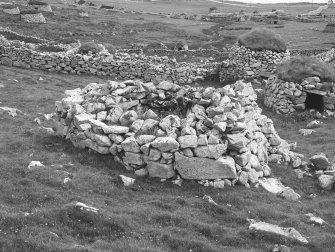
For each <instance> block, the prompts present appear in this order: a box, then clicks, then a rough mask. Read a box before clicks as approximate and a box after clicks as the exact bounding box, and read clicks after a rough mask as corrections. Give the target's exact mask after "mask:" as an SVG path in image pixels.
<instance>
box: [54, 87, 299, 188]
mask: <svg viewBox="0 0 335 252" xmlns="http://www.w3.org/2000/svg"><path fill="white" fill-rule="evenodd" d="M65 94H66V95H67V97H66V98H64V99H62V100H61V101H57V102H56V114H57V116H56V119H55V125H56V129H57V134H58V135H61V136H64V137H66V138H67V139H70V140H71V142H72V143H73V145H74V146H76V147H78V148H90V149H92V150H95V151H97V152H98V153H101V154H106V155H113V156H114V157H115V158H116V159H117V160H120V161H121V162H122V163H123V164H124V165H125V166H126V168H127V169H129V170H133V171H135V174H137V175H146V174H149V176H151V177H159V178H162V179H168V178H172V177H175V175H180V176H181V177H182V178H183V179H194V180H215V183H217V184H220V185H221V186H223V184H226V183H227V184H231V183H235V182H237V181H238V182H239V183H241V184H244V185H248V183H256V182H257V181H258V178H259V177H263V176H269V175H270V172H271V171H270V168H269V167H268V165H267V164H268V160H271V161H275V162H280V161H285V162H291V161H293V160H296V159H297V156H296V154H295V153H293V152H291V151H290V146H289V144H288V143H287V142H286V141H284V140H282V139H281V138H280V137H279V136H278V134H277V132H276V130H275V129H274V126H273V122H272V120H271V119H269V118H267V117H266V116H264V115H262V114H261V109H260V108H259V107H258V105H257V103H256V99H257V96H256V94H255V92H254V90H253V88H252V86H251V84H250V83H244V82H243V81H238V82H236V83H235V84H233V85H231V86H230V85H228V86H225V87H223V88H219V89H215V88H212V87H208V88H194V87H190V86H187V85H186V86H183V87H181V86H179V85H176V84H173V83H171V82H168V81H163V82H160V83H159V84H158V85H155V84H153V83H152V82H148V83H143V82H141V81H139V80H128V81H125V82H121V83H118V82H115V81H108V82H107V83H104V84H96V83H91V84H89V85H87V86H86V87H85V88H83V89H79V88H77V89H74V90H67V91H66V92H65ZM213 183H214V182H213Z"/></svg>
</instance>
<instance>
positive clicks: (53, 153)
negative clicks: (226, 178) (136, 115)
mask: <svg viewBox="0 0 335 252" xmlns="http://www.w3.org/2000/svg"><path fill="white" fill-rule="evenodd" d="M0 73H1V75H0V83H1V84H3V85H4V86H5V87H4V88H0V102H1V104H0V106H9V107H16V108H18V109H20V110H22V111H23V112H24V113H26V115H19V116H17V117H15V118H13V117H10V116H8V115H7V114H5V113H0V153H1V155H0V167H1V169H0V227H1V228H0V234H1V236H0V237H1V238H0V251H269V250H270V248H272V246H273V245H274V244H275V243H280V244H286V245H287V246H289V247H290V248H292V251H334V248H335V243H334V238H335V235H334V233H335V220H334V217H333V206H334V204H335V200H334V197H333V192H322V191H320V190H319V188H318V187H317V185H316V181H315V179H313V178H309V177H305V178H304V179H302V180H298V179H297V178H296V177H295V174H294V173H293V171H292V169H291V168H289V167H286V166H284V165H276V166H272V169H273V172H274V175H276V176H279V177H281V178H282V180H283V182H284V183H285V184H287V185H289V186H291V187H293V188H294V189H295V190H296V191H297V192H298V193H300V194H301V195H302V200H301V202H290V201H287V200H283V199H281V198H278V197H276V196H274V195H271V194H269V193H267V192H265V191H264V190H263V189H261V188H259V189H256V188H252V189H246V188H244V187H240V186H238V187H233V188H229V187H228V188H225V189H213V188H206V187H202V186H200V185H198V184H196V183H193V182H187V183H183V186H182V187H178V186H176V185H173V184H172V183H170V182H165V183H161V182H160V181H158V180H157V179H150V178H143V179H137V180H136V183H135V185H133V186H131V187H128V188H125V187H124V186H123V185H122V184H120V182H119V181H118V175H119V174H124V175H127V176H132V177H133V174H131V173H129V172H127V171H126V170H125V169H124V168H122V167H121V166H120V165H118V164H116V163H114V162H113V161H112V160H111V158H110V157H108V156H101V155H97V154H93V153H89V152H88V151H87V150H76V149H74V148H73V147H72V146H71V144H70V143H69V142H68V141H65V140H64V139H61V138H58V137H54V136H50V135H48V134H45V133H43V132H41V131H39V130H37V127H38V125H37V124H36V123H34V122H33V120H34V118H35V117H37V116H38V115H39V113H50V112H52V111H53V109H54V106H53V104H54V101H55V100H58V99H60V98H61V97H62V94H63V91H64V90H65V89H73V88H76V87H83V86H84V85H85V84H87V83H89V82H92V81H98V79H97V78H92V77H87V76H68V75H55V74H48V73H44V72H31V71H27V70H20V69H15V68H6V67H2V66H1V68H0ZM40 76H41V77H42V78H43V79H44V80H43V81H39V80H38V79H39V77H40ZM14 78H15V79H17V80H18V82H14V81H13V80H8V79H14ZM267 113H269V112H267ZM270 115H271V116H273V115H272V114H270ZM274 120H275V123H276V125H277V124H278V126H277V129H278V131H279V132H280V133H281V135H282V136H283V137H285V138H287V139H289V140H290V141H298V144H299V149H298V150H299V151H302V152H303V153H305V154H308V155H311V154H313V153H315V152H317V151H326V152H327V153H328V154H332V155H334V153H332V149H331V146H332V145H333V144H331V143H333V142H334V141H335V138H334V136H333V135H331V130H330V129H329V128H328V129H329V131H326V130H323V131H320V132H319V133H317V134H314V135H311V136H310V137H305V138H302V137H300V136H299V135H298V133H297V130H298V129H299V128H300V127H301V125H303V124H305V122H304V123H301V125H297V124H296V123H292V122H290V121H286V122H285V123H283V122H282V123H280V120H283V119H282V118H279V117H274ZM43 124H44V125H46V126H48V123H47V122H44V123H43ZM49 126H50V125H49ZM332 127H334V126H332ZM325 129H327V127H325ZM320 139H321V140H320ZM326 140H327V143H326ZM308 146H309V147H308ZM311 146H312V147H311ZM325 146H326V149H325ZM32 160H39V161H41V162H43V163H44V164H45V165H55V166H54V168H53V169H51V171H49V172H48V171H46V172H27V165H28V164H29V162H30V161H32ZM60 165H62V166H60ZM54 169H59V170H65V171H69V172H71V173H72V174H73V179H72V183H71V184H69V185H67V186H64V185H62V181H61V180H58V179H57V177H56V176H55V173H54V172H53V170H54ZM312 193H315V194H317V197H316V198H310V197H308V196H309V195H310V194H312ZM204 194H207V195H210V196H211V197H212V198H213V199H214V200H215V201H216V202H217V203H218V204H219V206H214V205H211V204H209V203H208V202H206V201H204V200H202V199H201V198H198V197H196V196H203V195H204ZM76 201H81V202H83V203H86V204H88V205H91V206H94V207H97V208H99V209H100V210H101V214H100V215H99V216H90V215H82V216H80V215H76V214H75V213H73V212H72V211H71V207H70V205H71V203H73V202H76ZM309 212H312V213H314V214H315V215H317V216H320V217H322V218H324V219H325V220H326V221H327V222H328V223H329V225H326V226H324V227H318V226H313V225H311V224H309V223H308V221H307V219H306V218H305V217H304V216H303V214H305V213H309ZM25 213H29V214H25ZM247 217H248V218H254V219H256V220H260V221H267V222H270V223H273V224H278V225H282V226H286V227H289V226H293V227H294V228H296V229H297V230H298V231H300V232H301V233H302V234H303V235H305V236H306V237H308V239H309V241H310V242H311V244H309V245H302V244H299V243H296V242H293V241H290V240H288V239H283V238H281V237H278V236H274V235H269V234H266V233H258V232H253V231H249V230H248V223H247V221H246V218H247Z"/></svg>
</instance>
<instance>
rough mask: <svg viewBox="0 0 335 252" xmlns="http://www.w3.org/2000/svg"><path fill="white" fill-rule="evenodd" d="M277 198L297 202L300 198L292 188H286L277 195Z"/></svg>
mask: <svg viewBox="0 0 335 252" xmlns="http://www.w3.org/2000/svg"><path fill="white" fill-rule="evenodd" d="M279 196H281V197H283V198H284V199H287V200H298V199H299V198H300V197H301V196H300V195H299V194H297V193H296V192H295V191H294V190H293V189H292V188H286V189H285V190H284V191H282V192H281V193H279Z"/></svg>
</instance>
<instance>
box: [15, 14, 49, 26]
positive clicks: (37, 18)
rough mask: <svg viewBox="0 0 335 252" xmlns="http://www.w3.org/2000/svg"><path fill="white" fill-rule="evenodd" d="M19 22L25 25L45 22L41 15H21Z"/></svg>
mask: <svg viewBox="0 0 335 252" xmlns="http://www.w3.org/2000/svg"><path fill="white" fill-rule="evenodd" d="M21 20H22V21H23V22H25V23H34V24H45V23H46V20H45V18H44V16H43V14H42V13H37V14H21Z"/></svg>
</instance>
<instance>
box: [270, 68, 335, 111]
mask: <svg viewBox="0 0 335 252" xmlns="http://www.w3.org/2000/svg"><path fill="white" fill-rule="evenodd" d="M264 99H265V100H264V104H265V105H266V106H267V107H270V108H272V109H273V110H275V111H276V112H277V113H280V114H290V113H293V112H295V111H298V112H299V111H303V110H305V109H316V110H318V111H320V112H323V111H324V110H330V111H335V86H334V85H333V84H332V83H329V82H321V81H320V78H319V77H309V78H306V79H304V80H303V81H302V82H301V83H294V82H287V81H283V80H280V79H279V78H278V77H277V76H276V75H272V76H271V77H270V78H269V79H268V81H267V84H266V86H265V95H264Z"/></svg>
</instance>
